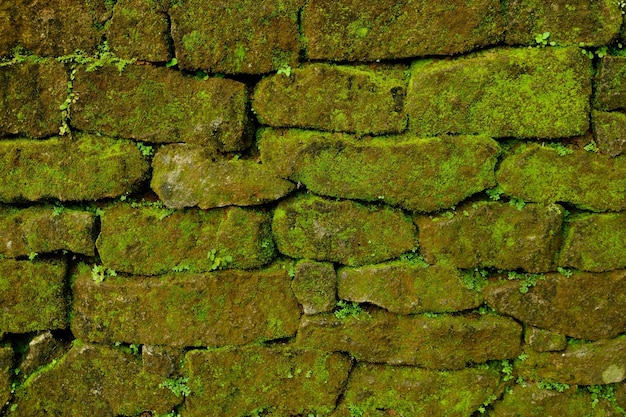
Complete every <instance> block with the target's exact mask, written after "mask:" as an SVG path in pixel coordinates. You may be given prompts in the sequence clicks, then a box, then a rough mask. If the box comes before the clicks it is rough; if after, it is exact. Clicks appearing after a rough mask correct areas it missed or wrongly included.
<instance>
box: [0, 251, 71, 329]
mask: <svg viewBox="0 0 626 417" xmlns="http://www.w3.org/2000/svg"><path fill="white" fill-rule="evenodd" d="M65 272H66V265H65V263H63V262H60V261H41V262H30V261H15V260H12V259H4V260H0V305H1V306H2V314H0V335H1V334H4V333H28V332H34V331H39V330H54V329H63V328H65V326H67V306H66V296H65Z"/></svg>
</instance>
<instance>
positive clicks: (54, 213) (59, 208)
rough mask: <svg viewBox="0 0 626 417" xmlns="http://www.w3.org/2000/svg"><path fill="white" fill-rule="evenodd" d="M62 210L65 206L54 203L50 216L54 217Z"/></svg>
mask: <svg viewBox="0 0 626 417" xmlns="http://www.w3.org/2000/svg"><path fill="white" fill-rule="evenodd" d="M63 210H65V207H63V206H61V205H56V206H54V207H53V208H52V217H56V216H58V215H59V214H61V213H63Z"/></svg>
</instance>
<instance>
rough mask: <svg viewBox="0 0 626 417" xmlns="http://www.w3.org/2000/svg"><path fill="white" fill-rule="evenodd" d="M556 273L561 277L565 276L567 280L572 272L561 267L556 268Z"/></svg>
mask: <svg viewBox="0 0 626 417" xmlns="http://www.w3.org/2000/svg"><path fill="white" fill-rule="evenodd" d="M556 270H557V272H558V273H559V274H561V275H563V276H566V277H567V278H569V277H571V276H572V271H570V270H569V269H565V268H563V267H560V266H559V267H557V268H556Z"/></svg>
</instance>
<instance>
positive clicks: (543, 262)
mask: <svg viewBox="0 0 626 417" xmlns="http://www.w3.org/2000/svg"><path fill="white" fill-rule="evenodd" d="M562 210H563V209H562V208H561V207H560V206H558V205H556V204H554V205H550V206H544V205H538V204H526V205H525V206H524V208H523V209H522V210H518V209H517V208H515V207H512V206H511V205H509V204H503V203H498V202H478V203H474V204H472V205H471V206H470V205H463V206H461V207H457V209H456V214H455V215H454V216H453V217H452V218H449V217H448V216H439V217H429V216H417V217H416V218H415V223H416V224H417V225H418V228H419V240H420V247H421V253H422V254H423V255H424V258H425V259H426V261H427V262H428V263H431V264H432V263H436V262H437V261H439V260H447V261H449V262H451V263H452V264H453V265H455V266H456V267H458V268H463V269H473V268H489V267H493V268H497V269H504V270H515V269H518V268H522V269H524V270H525V271H528V272H547V271H553V270H554V269H555V261H554V257H555V255H556V252H557V250H558V249H559V246H560V243H561V240H560V233H561V221H562V218H563V214H562V213H561V212H562Z"/></svg>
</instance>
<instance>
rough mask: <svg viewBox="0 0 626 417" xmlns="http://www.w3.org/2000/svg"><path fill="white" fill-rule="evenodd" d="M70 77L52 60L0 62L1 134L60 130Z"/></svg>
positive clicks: (48, 133)
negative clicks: (14, 62) (6, 63)
mask: <svg viewBox="0 0 626 417" xmlns="http://www.w3.org/2000/svg"><path fill="white" fill-rule="evenodd" d="M68 79H69V77H68V74H67V72H66V71H65V67H64V66H63V64H61V63H59V62H56V61H52V60H46V61H40V62H23V63H18V64H11V65H4V66H0V136H4V135H7V134H11V135H17V134H21V135H28V136H31V137H44V136H51V135H54V134H57V133H58V132H59V127H60V126H61V110H59V106H61V104H63V102H64V101H65V98H66V95H67V82H68Z"/></svg>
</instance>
